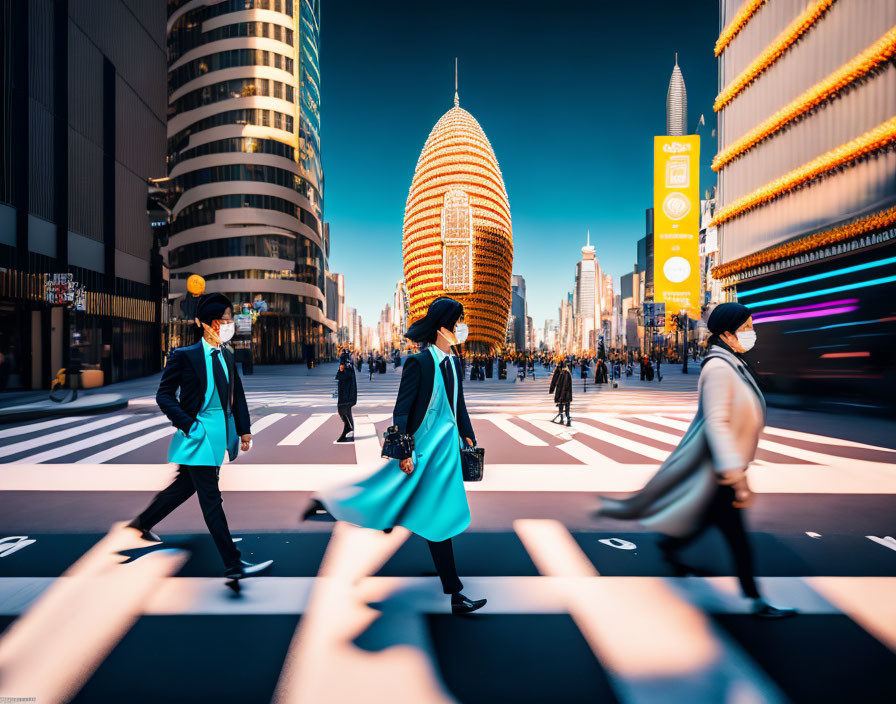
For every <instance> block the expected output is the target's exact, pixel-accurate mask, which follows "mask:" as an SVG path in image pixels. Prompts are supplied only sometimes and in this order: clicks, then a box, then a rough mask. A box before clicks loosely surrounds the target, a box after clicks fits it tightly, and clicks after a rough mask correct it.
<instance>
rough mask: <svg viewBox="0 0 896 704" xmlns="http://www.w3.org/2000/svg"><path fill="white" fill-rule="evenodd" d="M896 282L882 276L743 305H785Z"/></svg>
mask: <svg viewBox="0 0 896 704" xmlns="http://www.w3.org/2000/svg"><path fill="white" fill-rule="evenodd" d="M891 281H896V276H882V277H881V278H879V279H870V280H868V281H862V282H861V283H857V284H844V285H843V286H832V287H831V288H823V289H821V290H819V291H809V292H807V293H797V294H794V295H792V296H781V297H780V298H769V299H768V300H765V301H756V302H754V303H745V304H744V305H745V306H747V308H759V307H761V306H771V305H774V304H775V303H786V302H787V301H797V300H802V299H803V298H817V297H818V296H826V295H828V294H829V293H840V292H841V291H852V290H853V289H857V288H868V287H869V286H879V285H880V284H888V283H890V282H891Z"/></svg>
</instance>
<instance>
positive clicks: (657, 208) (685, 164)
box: [653, 135, 700, 331]
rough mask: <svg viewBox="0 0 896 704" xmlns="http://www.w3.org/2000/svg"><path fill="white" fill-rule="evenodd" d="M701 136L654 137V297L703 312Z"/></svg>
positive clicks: (669, 307) (676, 308)
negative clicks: (701, 285)
mask: <svg viewBox="0 0 896 704" xmlns="http://www.w3.org/2000/svg"><path fill="white" fill-rule="evenodd" d="M699 180H700V138H699V137H698V136H697V135H690V136H683V137H654V138H653V290H654V294H653V300H654V301H655V302H656V303H663V304H665V312H666V326H665V327H666V330H667V331H668V330H669V328H670V318H671V316H672V315H676V314H678V313H682V312H685V311H686V312H687V313H688V315H689V316H690V317H692V318H695V317H699V315H700V260H699V247H700V183H699Z"/></svg>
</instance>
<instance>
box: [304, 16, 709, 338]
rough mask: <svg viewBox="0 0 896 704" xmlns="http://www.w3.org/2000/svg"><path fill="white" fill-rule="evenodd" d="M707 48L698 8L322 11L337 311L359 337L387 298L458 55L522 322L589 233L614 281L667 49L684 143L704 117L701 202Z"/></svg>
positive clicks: (646, 164) (645, 187)
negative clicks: (682, 104)
mask: <svg viewBox="0 0 896 704" xmlns="http://www.w3.org/2000/svg"><path fill="white" fill-rule="evenodd" d="M471 17H475V18H476V21H475V22H471V21H470V18H471ZM645 18H649V20H650V21H645ZM423 28H426V32H423V31H422V30H423ZM717 34H718V8H717V6H716V4H715V3H711V2H707V3H704V4H700V6H699V7H693V6H683V7H670V6H668V4H667V3H664V2H659V1H657V2H646V3H639V4H636V5H634V6H631V7H629V6H623V5H617V4H606V3H601V4H599V5H595V6H594V7H591V6H583V4H582V3H574V2H571V1H568V0H561V1H559V2H557V3H555V4H554V5H552V7H551V12H550V13H545V12H544V6H543V4H542V3H538V4H536V3H534V2H528V1H523V2H519V3H517V4H516V5H515V6H514V11H513V12H512V13H508V12H507V11H506V9H504V8H503V7H502V6H500V4H499V3H481V2H479V3H474V2H459V3H456V4H454V5H452V6H451V7H450V8H445V7H442V6H436V5H432V6H429V5H428V4H420V3H414V2H396V3H392V4H389V5H375V6H371V5H369V4H367V3H356V4H353V5H352V6H351V8H348V7H344V8H340V12H339V13H338V14H337V13H335V12H334V13H329V12H327V8H326V7H324V11H323V17H322V20H321V71H322V75H323V78H322V87H323V96H322V104H321V112H322V154H323V159H324V169H325V173H326V192H325V203H326V206H325V219H326V220H327V221H328V222H329V223H330V228H331V229H330V231H331V240H332V244H331V254H330V268H331V270H333V271H338V272H341V273H344V274H345V277H346V303H347V305H350V306H352V307H354V308H357V310H358V313H359V314H360V315H361V317H362V319H363V320H364V321H365V325H367V324H373V323H375V321H376V320H378V318H379V313H380V311H381V310H382V309H383V308H384V306H385V305H386V304H387V303H390V302H391V301H392V295H393V292H394V287H395V281H396V280H397V279H399V278H401V275H402V260H401V229H402V216H403V212H404V206H405V201H406V199H407V195H408V188H409V186H410V183H411V178H412V176H413V172H414V165H415V163H416V161H417V157H418V156H419V150H420V146H421V145H422V144H423V142H424V141H425V139H426V135H427V134H428V132H429V130H430V128H431V127H432V124H433V123H434V122H435V120H436V119H438V117H439V116H440V115H442V114H443V113H444V112H445V111H446V110H447V109H448V108H450V107H451V105H452V101H453V98H454V57H455V56H458V58H459V76H460V81H459V83H460V87H459V93H460V99H461V102H462V104H463V105H465V106H466V107H467V108H468V109H469V110H470V111H471V112H472V113H473V114H475V115H476V117H477V118H478V119H479V121H480V122H481V124H482V126H483V129H484V130H485V131H486V133H487V134H488V135H489V139H490V140H491V142H492V144H493V146H494V149H495V153H496V154H497V156H498V160H499V163H500V167H501V171H502V173H503V175H504V179H505V182H506V184H507V190H508V194H509V197H510V203H511V208H512V216H513V228H514V232H513V235H514V266H513V273H515V274H519V275H521V276H524V277H525V278H526V282H527V292H528V308H529V315H530V316H531V317H532V318H533V319H534V322H535V325H537V326H539V327H540V326H541V325H542V324H543V322H544V320H545V319H547V318H557V317H558V311H557V309H558V307H559V306H560V302H561V300H562V299H564V298H565V297H566V294H567V293H568V292H570V291H571V290H572V288H573V286H574V276H575V265H576V262H577V261H578V259H579V257H580V253H581V247H582V244H583V243H584V241H585V237H586V231H588V230H590V231H591V240H592V244H594V246H595V248H596V256H597V258H598V259H599V260H600V262H601V268H602V269H603V270H604V271H605V272H607V273H610V274H611V275H612V276H613V278H614V281H615V282H617V285H618V281H619V277H620V276H621V275H623V274H625V273H626V272H628V271H631V267H632V264H633V263H634V261H635V259H636V243H637V240H638V239H639V238H640V237H643V234H644V211H645V209H646V208H648V207H650V205H651V203H652V153H653V152H652V150H653V136H654V135H658V134H664V133H665V131H666V110H665V103H666V97H667V92H668V89H669V77H670V75H671V72H672V70H673V67H674V65H675V54H676V53H678V65H679V66H680V68H681V71H682V73H683V74H684V79H685V81H686V82H687V86H688V94H689V97H690V99H689V101H688V114H689V115H690V118H689V124H688V125H687V128H688V131H690V132H693V131H694V129H695V127H696V125H697V121H698V120H699V117H700V115H701V114H703V115H705V119H706V127H705V128H703V129H702V130H701V134H704V135H705V136H706V137H707V140H706V142H707V143H706V144H705V146H704V149H703V150H702V153H703V154H704V155H705V158H704V159H703V161H704V162H705V163H704V164H703V165H702V168H701V171H702V174H701V176H702V178H701V193H702V192H703V191H705V190H706V189H707V188H709V187H710V186H711V185H712V184H714V183H715V179H714V176H713V175H712V172H711V170H710V169H709V162H710V161H711V158H712V155H713V154H714V153H715V140H714V139H710V134H711V132H712V130H713V128H714V127H715V114H714V113H713V111H712V102H713V99H714V98H715V94H716V62H715V59H714V57H713V51H712V48H713V44H714V42H715V39H716V37H717ZM532 46H539V47H540V53H539V54H538V56H537V57H533V56H532V52H531V47H532ZM367 321H370V322H369V323H368V322H367Z"/></svg>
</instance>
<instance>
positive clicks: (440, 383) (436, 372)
mask: <svg viewBox="0 0 896 704" xmlns="http://www.w3.org/2000/svg"><path fill="white" fill-rule="evenodd" d="M463 311H464V309H463V306H462V305H461V304H460V303H459V302H457V301H455V300H453V299H450V298H446V297H441V298H437V299H436V300H435V301H433V303H432V304H430V306H429V310H428V311H427V313H426V315H425V316H424V317H423V318H421V319H420V320H418V321H417V322H415V323H414V324H413V325H411V327H410V328H408V330H407V332H406V333H405V336H406V337H407V338H408V339H409V340H411V341H413V342H417V343H420V344H423V343H427V344H428V347H427V348H426V349H425V350H424V351H423V352H420V353H419V354H415V355H410V356H409V357H408V358H407V360H406V361H405V367H404V371H403V372H402V377H401V383H400V385H399V387H398V398H397V399H396V401H395V408H394V409H393V412H392V419H393V422H394V424H395V426H397V429H398V432H399V433H401V434H407V435H411V436H413V438H414V451H413V454H412V455H411V456H410V457H407V458H406V459H402V460H398V459H392V460H389V461H388V462H387V463H386V464H384V465H383V466H382V467H380V468H379V469H378V470H377V471H375V472H374V473H373V474H371V475H370V476H368V477H367V478H366V479H363V480H361V481H359V482H356V483H354V484H351V485H345V486H339V487H331V488H329V489H326V490H324V491H321V492H320V493H318V494H316V495H315V497H314V498H313V500H312V503H311V505H310V506H309V507H308V509H306V511H305V513H304V518H311V517H313V516H315V515H318V514H320V513H321V512H322V511H326V512H328V513H329V514H330V515H331V516H332V517H333V518H335V519H337V520H341V521H347V522H349V523H352V524H354V525H357V526H361V527H363V528H371V529H374V530H383V531H386V532H389V531H391V530H392V529H393V528H394V527H395V526H399V525H400V526H403V527H405V528H407V529H408V530H409V531H411V532H412V533H416V534H417V535H419V536H421V537H422V538H424V539H426V541H427V543H428V545H429V549H430V553H431V554H432V559H433V563H434V564H435V568H436V572H437V573H438V575H439V578H440V580H441V582H442V590H443V591H444V592H445V594H447V595H450V603H451V612H452V613H454V614H468V613H471V612H473V611H476V610H478V609H481V608H482V607H483V606H485V604H486V600H485V599H475V600H474V599H469V598H467V597H466V596H464V594H463V593H462V589H463V583H462V582H461V581H460V578H459V576H458V574H457V566H456V565H455V562H454V548H453V544H452V538H454V537H455V536H457V535H460V534H461V533H462V532H463V531H464V530H466V528H467V526H469V524H470V518H471V516H470V508H469V505H468V503H467V495H466V491H465V489H464V482H463V470H462V469H461V454H460V445H461V443H465V444H466V445H468V446H470V447H472V446H474V445H475V444H476V436H475V435H474V434H473V426H472V424H471V422H470V415H469V413H468V412H467V406H466V403H465V402H464V392H463V378H464V376H463V368H462V366H461V361H460V359H458V358H457V357H456V356H454V355H453V354H452V347H454V348H456V347H457V345H459V344H463V342H464V341H465V340H466V337H467V333H468V330H467V326H466V325H465V324H464V323H463Z"/></svg>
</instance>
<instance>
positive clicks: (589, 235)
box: [585, 230, 591, 247]
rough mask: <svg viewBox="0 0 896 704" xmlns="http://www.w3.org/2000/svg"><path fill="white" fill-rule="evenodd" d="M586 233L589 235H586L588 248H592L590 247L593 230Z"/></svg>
mask: <svg viewBox="0 0 896 704" xmlns="http://www.w3.org/2000/svg"><path fill="white" fill-rule="evenodd" d="M586 232H587V233H588V234H587V235H585V245H586V246H587V247H590V246H591V230H586Z"/></svg>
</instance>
